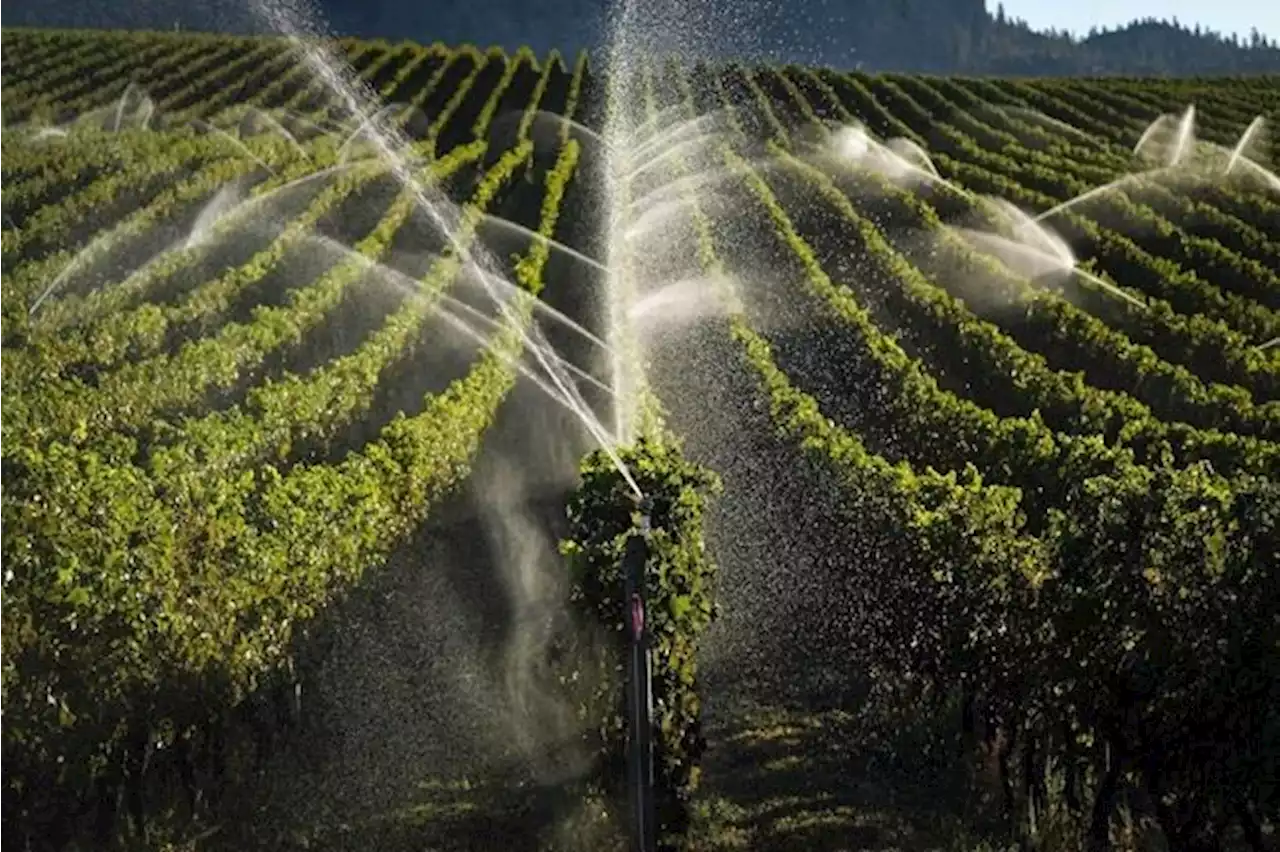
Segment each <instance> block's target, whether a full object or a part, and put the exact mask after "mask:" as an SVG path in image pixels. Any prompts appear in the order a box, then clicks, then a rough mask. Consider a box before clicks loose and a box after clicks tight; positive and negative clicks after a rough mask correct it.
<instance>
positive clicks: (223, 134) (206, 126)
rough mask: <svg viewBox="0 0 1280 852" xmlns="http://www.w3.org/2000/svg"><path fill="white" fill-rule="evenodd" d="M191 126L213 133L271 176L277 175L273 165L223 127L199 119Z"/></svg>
mask: <svg viewBox="0 0 1280 852" xmlns="http://www.w3.org/2000/svg"><path fill="white" fill-rule="evenodd" d="M191 124H192V126H193V127H195V128H197V129H199V130H203V131H204V132H206V133H211V134H213V135H215V136H217V137H218V138H219V139H221V140H223V141H224V142H227V143H229V144H230V145H231V146H232V147H233V148H235V149H236V150H237V151H239V152H240V153H241V154H244V155H245V156H246V157H248V158H249V159H251V160H253V161H254V162H256V163H257V164H258V165H260V166H262V168H264V169H266V170H267V171H268V172H270V173H271V174H275V169H273V168H271V165H270V164H269V163H268V162H267V161H266V160H264V159H262V158H261V157H259V156H258V155H257V154H255V153H253V151H251V150H249V146H248V145H245V144H244V143H243V142H241V141H240V140H239V139H237V138H236V137H234V136H232V135H231V134H230V133H228V132H227V131H225V130H223V129H222V128H221V127H215V126H214V125H212V124H210V123H208V122H207V121H204V120H203V119H199V118H197V119H194V120H193V121H192V122H191Z"/></svg>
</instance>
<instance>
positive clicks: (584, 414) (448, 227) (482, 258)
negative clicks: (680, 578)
mask: <svg viewBox="0 0 1280 852" xmlns="http://www.w3.org/2000/svg"><path fill="white" fill-rule="evenodd" d="M254 9H255V11H256V12H257V13H258V15H259V16H260V17H261V18H262V19H263V20H264V21H266V22H267V23H268V24H269V25H270V26H271V27H272V28H273V29H274V30H276V31H277V32H279V33H280V34H281V35H283V36H285V37H286V38H287V39H288V40H289V41H290V42H291V43H292V44H293V46H294V48H295V49H296V51H297V52H298V54H299V55H300V56H301V57H302V59H303V63H304V65H305V66H306V67H308V68H309V69H310V70H311V72H312V74H313V75H314V76H315V79H316V80H317V81H319V82H320V83H322V84H323V85H324V86H325V88H327V89H328V90H329V91H330V92H332V93H333V94H334V95H336V96H337V98H338V99H339V101H340V102H341V106H343V107H345V110H346V112H348V113H349V114H350V115H352V116H353V118H354V120H355V121H357V127H364V128H366V129H365V136H364V138H365V139H367V140H368V141H369V142H370V143H372V146H373V148H374V150H375V152H376V155H377V157H378V159H380V160H382V161H383V162H385V163H386V164H387V166H388V168H389V169H390V171H391V172H392V173H393V174H394V175H395V177H396V178H397V180H398V181H399V182H400V184H401V185H402V186H403V187H404V189H405V190H406V191H408V192H410V193H412V195H413V198H414V201H415V203H416V206H417V207H418V208H419V209H420V210H422V211H423V212H424V213H425V214H426V215H427V216H428V217H429V218H430V219H431V220H432V221H433V222H434V224H435V225H436V227H437V228H438V230H439V232H440V233H441V234H442V235H443V236H444V238H445V239H446V241H447V242H448V245H449V247H450V248H451V249H452V250H453V251H454V252H455V253H456V255H457V256H458V257H459V258H460V259H461V260H462V261H463V264H464V266H468V267H474V268H475V269H477V270H478V271H479V272H480V280H481V281H483V282H489V281H491V280H492V279H493V278H495V277H500V276H498V275H497V268H498V267H497V264H496V262H495V260H494V259H493V258H492V257H491V256H489V254H488V253H487V252H485V251H484V250H483V249H479V250H474V251H473V250H472V249H471V248H470V247H469V246H467V245H465V244H464V243H463V242H461V241H460V240H459V239H458V233H459V229H460V228H459V226H460V222H461V212H460V209H459V207H458V205H457V204H455V203H454V202H453V201H451V200H450V199H449V198H448V196H447V195H445V194H444V192H443V191H441V190H439V189H438V188H436V187H434V186H428V185H424V184H423V183H422V182H421V181H418V180H417V179H416V178H415V176H414V174H413V172H412V170H411V169H410V168H409V165H408V161H407V157H406V155H405V151H406V150H407V149H408V148H409V140H408V139H407V138H406V137H405V136H404V134H403V132H402V131H400V129H399V128H397V127H394V126H382V125H379V124H378V123H376V122H375V121H373V120H372V119H373V117H374V116H375V114H376V113H377V111H378V109H377V107H376V96H375V94H374V92H373V91H372V90H371V89H370V88H369V87H368V85H367V83H365V82H364V81H363V80H361V79H360V78H359V77H358V76H357V75H356V74H355V73H354V72H353V71H352V70H351V68H350V67H349V66H347V65H346V63H345V62H343V61H342V59H341V58H340V57H338V56H337V55H336V54H335V53H333V51H332V50H331V49H330V48H328V47H327V46H326V45H325V42H324V36H325V35H326V33H325V31H324V28H323V26H321V25H320V24H319V23H318V22H317V20H316V19H315V18H314V16H313V15H312V14H309V12H310V10H303V9H299V8H298V7H297V6H295V5H293V4H292V3H289V2H286V0H277V2H270V0H256V2H255V5H254ZM488 286H489V285H488V283H486V287H488ZM489 293H490V296H491V298H492V300H493V302H494V304H495V305H496V306H497V307H498V308H499V310H500V311H502V313H503V314H504V317H505V319H506V320H507V321H508V322H509V323H510V325H511V326H512V327H513V328H514V329H516V330H518V332H519V333H520V336H521V339H522V342H523V344H524V345H525V347H526V348H527V349H528V350H530V351H532V352H533V353H534V355H535V357H537V358H538V359H539V361H540V363H541V364H542V366H543V368H544V369H545V370H546V372H547V375H548V376H549V377H550V378H551V380H552V383H553V385H554V386H555V387H557V388H558V389H559V390H560V392H561V393H562V394H563V396H564V398H565V399H568V400H571V401H572V404H573V407H574V412H575V414H576V415H577V417H578V418H579V420H580V421H581V423H582V425H583V426H584V427H585V428H586V429H587V430H588V431H589V432H590V433H591V434H592V436H593V437H594V438H595V439H596V440H597V441H598V443H599V445H600V447H601V448H602V449H604V451H605V452H606V453H608V455H609V456H610V458H611V459H612V461H613V463H614V465H615V466H616V467H617V469H618V471H619V473H620V475H621V476H622V477H623V479H624V480H625V481H626V482H627V485H628V486H629V487H630V488H631V489H632V491H633V492H635V495H636V496H637V497H639V496H642V495H641V494H640V489H639V487H638V486H637V485H636V483H635V480H634V478H633V477H632V476H631V474H630V472H629V471H628V470H627V468H626V465H625V464H624V463H623V462H622V458H621V456H619V455H618V453H617V451H616V450H615V449H614V447H615V443H616V441H617V440H618V438H617V436H616V435H611V434H610V433H609V432H608V430H606V429H605V428H604V427H603V425H602V424H601V423H600V422H599V420H598V419H597V418H596V416H595V414H594V413H593V412H592V411H591V409H590V408H589V407H588V406H587V405H586V404H585V403H584V402H583V401H582V398H581V394H578V393H577V390H576V388H575V387H573V386H572V380H571V379H570V378H569V377H568V376H567V375H566V374H564V372H563V371H562V370H560V369H558V368H557V365H556V364H555V363H553V362H550V361H547V360H545V357H544V354H543V353H544V352H545V351H546V350H547V349H548V348H549V347H547V346H546V345H545V340H539V339H537V337H538V336H539V335H540V332H539V331H538V330H537V327H536V326H535V327H534V329H533V330H532V331H530V330H529V329H527V328H526V326H525V324H524V323H522V322H521V321H520V320H519V318H518V317H517V316H516V314H515V313H514V311H513V309H512V308H511V307H510V306H509V305H507V304H506V302H505V301H504V300H502V299H501V298H500V297H499V296H498V294H497V293H496V292H495V291H493V290H490V291H489Z"/></svg>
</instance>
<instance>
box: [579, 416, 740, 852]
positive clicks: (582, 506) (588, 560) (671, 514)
mask: <svg viewBox="0 0 1280 852" xmlns="http://www.w3.org/2000/svg"><path fill="white" fill-rule="evenodd" d="M619 455H620V456H621V458H622V461H623V462H624V463H625V464H626V465H627V467H628V468H629V470H630V472H631V475H632V476H633V477H634V478H635V481H636V483H637V484H638V485H639V486H640V489H641V490H642V491H643V492H644V494H645V495H646V497H648V498H649V499H650V500H651V501H652V513H651V516H650V518H651V524H652V526H651V532H650V535H649V539H648V544H647V549H646V560H647V561H646V570H647V574H648V588H647V598H648V601H647V606H646V608H645V612H646V623H647V626H648V628H649V630H650V632H651V637H652V638H651V642H652V646H651V647H652V649H653V695H654V750H655V763H656V766H655V770H656V772H655V774H656V776H657V777H656V786H657V789H656V791H655V797H654V798H655V802H656V808H657V819H658V824H659V832H660V833H659V842H660V848H663V849H673V848H675V846H676V844H677V843H678V840H679V838H680V836H681V835H683V834H684V832H685V831H686V829H687V828H688V825H689V814H690V802H691V798H692V795H693V792H694V791H695V790H696V789H697V786H698V780H699V775H700V769H699V761H700V759H701V757H702V754H703V752H704V751H705V749H706V740H705V738H704V737H703V734H702V728H701V711H702V702H701V698H700V697H699V695H698V690H697V660H696V654H697V647H698V639H699V637H700V636H701V635H702V633H703V632H704V631H705V630H706V629H707V627H708V626H710V624H711V622H712V620H713V619H714V618H715V615H716V605H715V603H714V600H713V596H714V588H715V580H716V570H717V569H716V566H715V564H714V563H713V562H712V560H711V559H710V557H709V555H708V553H707V551H706V546H705V541H704V538H703V511H704V510H705V508H706V505H707V502H708V500H709V498H711V497H713V496H714V495H716V494H718V493H719V492H720V488H721V485H720V480H719V477H717V476H716V474H715V473H714V472H712V471H709V470H707V469H705V468H703V467H700V466H698V465H696V464H694V463H692V462H690V461H688V460H687V459H685V458H684V456H683V455H682V454H681V450H680V447H679V445H678V444H676V443H674V442H668V441H656V440H653V439H649V438H641V439H640V440H638V441H637V442H636V444H635V445H634V446H632V447H629V448H626V449H622V450H619ZM581 474H582V485H581V487H580V488H579V489H578V491H577V492H575V493H574V494H573V496H572V497H571V499H570V501H569V521H570V531H569V536H568V538H567V539H566V540H565V541H563V542H562V543H561V552H562V553H563V554H564V555H565V556H567V557H568V560H569V568H570V570H571V572H572V586H571V593H570V594H571V605H572V608H573V610H574V613H575V616H576V617H577V618H578V619H579V620H580V621H581V622H582V623H583V624H584V625H585V626H587V627H589V628H595V629H599V630H602V631H603V632H604V634H605V636H606V637H607V641H605V642H603V643H601V647H600V648H599V653H597V654H596V655H595V656H594V657H593V658H591V663H590V664H589V666H588V665H584V664H582V663H579V665H577V666H575V667H574V671H572V672H568V673H566V675H565V676H564V677H565V682H566V684H585V687H584V688H585V695H583V697H582V700H581V701H580V703H579V709H580V712H581V713H582V714H583V721H584V723H587V725H588V736H589V737H590V739H591V741H592V743H591V744H592V746H593V747H594V748H597V749H598V750H599V763H598V768H599V771H600V773H601V776H602V777H601V781H602V783H603V786H604V787H605V788H606V790H608V791H609V792H612V793H614V794H619V793H622V792H624V791H623V790H621V788H620V787H618V786H617V785H618V784H619V783H620V779H622V778H624V777H625V772H624V771H623V767H624V766H625V764H626V750H625V749H626V735H627V730H626V725H625V719H624V715H623V706H624V704H623V700H624V695H625V684H624V681H623V655H624V653H625V650H626V634H625V630H624V625H625V611H624V602H623V594H622V588H623V586H622V584H623V572H622V562H623V555H624V553H625V552H626V550H627V547H628V543H629V542H630V541H631V540H632V539H633V538H634V537H637V536H640V535H642V533H641V531H640V528H639V521H640V517H639V512H638V508H637V503H636V501H635V499H634V496H633V492H632V491H631V490H630V488H629V487H628V485H627V483H626V481H625V480H624V479H623V477H622V475H621V473H619V471H618V470H617V468H616V467H615V466H614V464H613V462H612V460H611V459H610V458H609V456H608V454H607V453H605V452H603V451H601V450H597V451H595V452H593V453H591V454H590V455H588V456H587V457H586V458H585V459H584V460H583V463H582V468H581ZM576 659H579V660H581V659H582V658H581V657H578V658H576ZM584 668H591V669H592V670H591V671H589V672H586V671H583V669H584Z"/></svg>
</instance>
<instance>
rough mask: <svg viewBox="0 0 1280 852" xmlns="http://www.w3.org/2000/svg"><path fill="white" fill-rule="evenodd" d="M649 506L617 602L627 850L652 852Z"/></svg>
mask: <svg viewBox="0 0 1280 852" xmlns="http://www.w3.org/2000/svg"><path fill="white" fill-rule="evenodd" d="M650 511H651V504H650V502H649V500H648V499H647V498H645V499H643V500H641V501H640V532H641V534H640V535H638V536H632V537H631V538H630V539H629V540H628V541H627V549H626V552H625V554H624V555H623V557H622V560H623V564H622V567H623V572H622V575H623V580H622V584H623V599H624V600H625V601H626V602H627V615H628V619H627V620H628V625H627V626H628V628H629V629H628V631H627V788H628V798H629V800H630V803H631V849H632V852H655V850H656V849H657V848H658V826H657V820H656V815H655V813H654V803H653V782H654V774H653V668H652V660H651V655H650V650H649V630H648V625H647V624H646V623H645V603H646V594H647V583H646V579H647V578H646V576H645V574H646V571H645V563H646V562H647V561H648V555H649V517H650Z"/></svg>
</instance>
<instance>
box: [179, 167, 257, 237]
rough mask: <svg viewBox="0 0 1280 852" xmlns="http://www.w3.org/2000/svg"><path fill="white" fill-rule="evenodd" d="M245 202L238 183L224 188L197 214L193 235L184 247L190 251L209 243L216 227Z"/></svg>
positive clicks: (191, 234)
mask: <svg viewBox="0 0 1280 852" xmlns="http://www.w3.org/2000/svg"><path fill="white" fill-rule="evenodd" d="M243 202H244V197H243V194H242V192H241V189H240V184H239V182H238V181H232V182H231V183H228V184H226V185H225V186H223V187H222V188H221V189H219V190H218V191H217V193H215V194H214V196H213V198H212V199H210V200H209V203H208V204H206V205H205V206H204V207H203V208H202V209H201V210H200V213H199V214H197V216H196V220H195V222H194V223H193V224H192V225H191V233H190V234H188V235H187V239H186V242H184V243H183V245H182V247H183V248H185V249H189V248H192V247H194V246H198V245H203V244H205V243H207V242H209V240H210V238H211V237H212V236H213V229H214V225H215V224H216V223H217V222H218V221H219V220H221V219H222V218H223V217H224V216H226V215H227V214H228V213H229V212H230V211H231V210H234V209H235V208H236V207H238V206H240V204H242V203H243Z"/></svg>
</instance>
